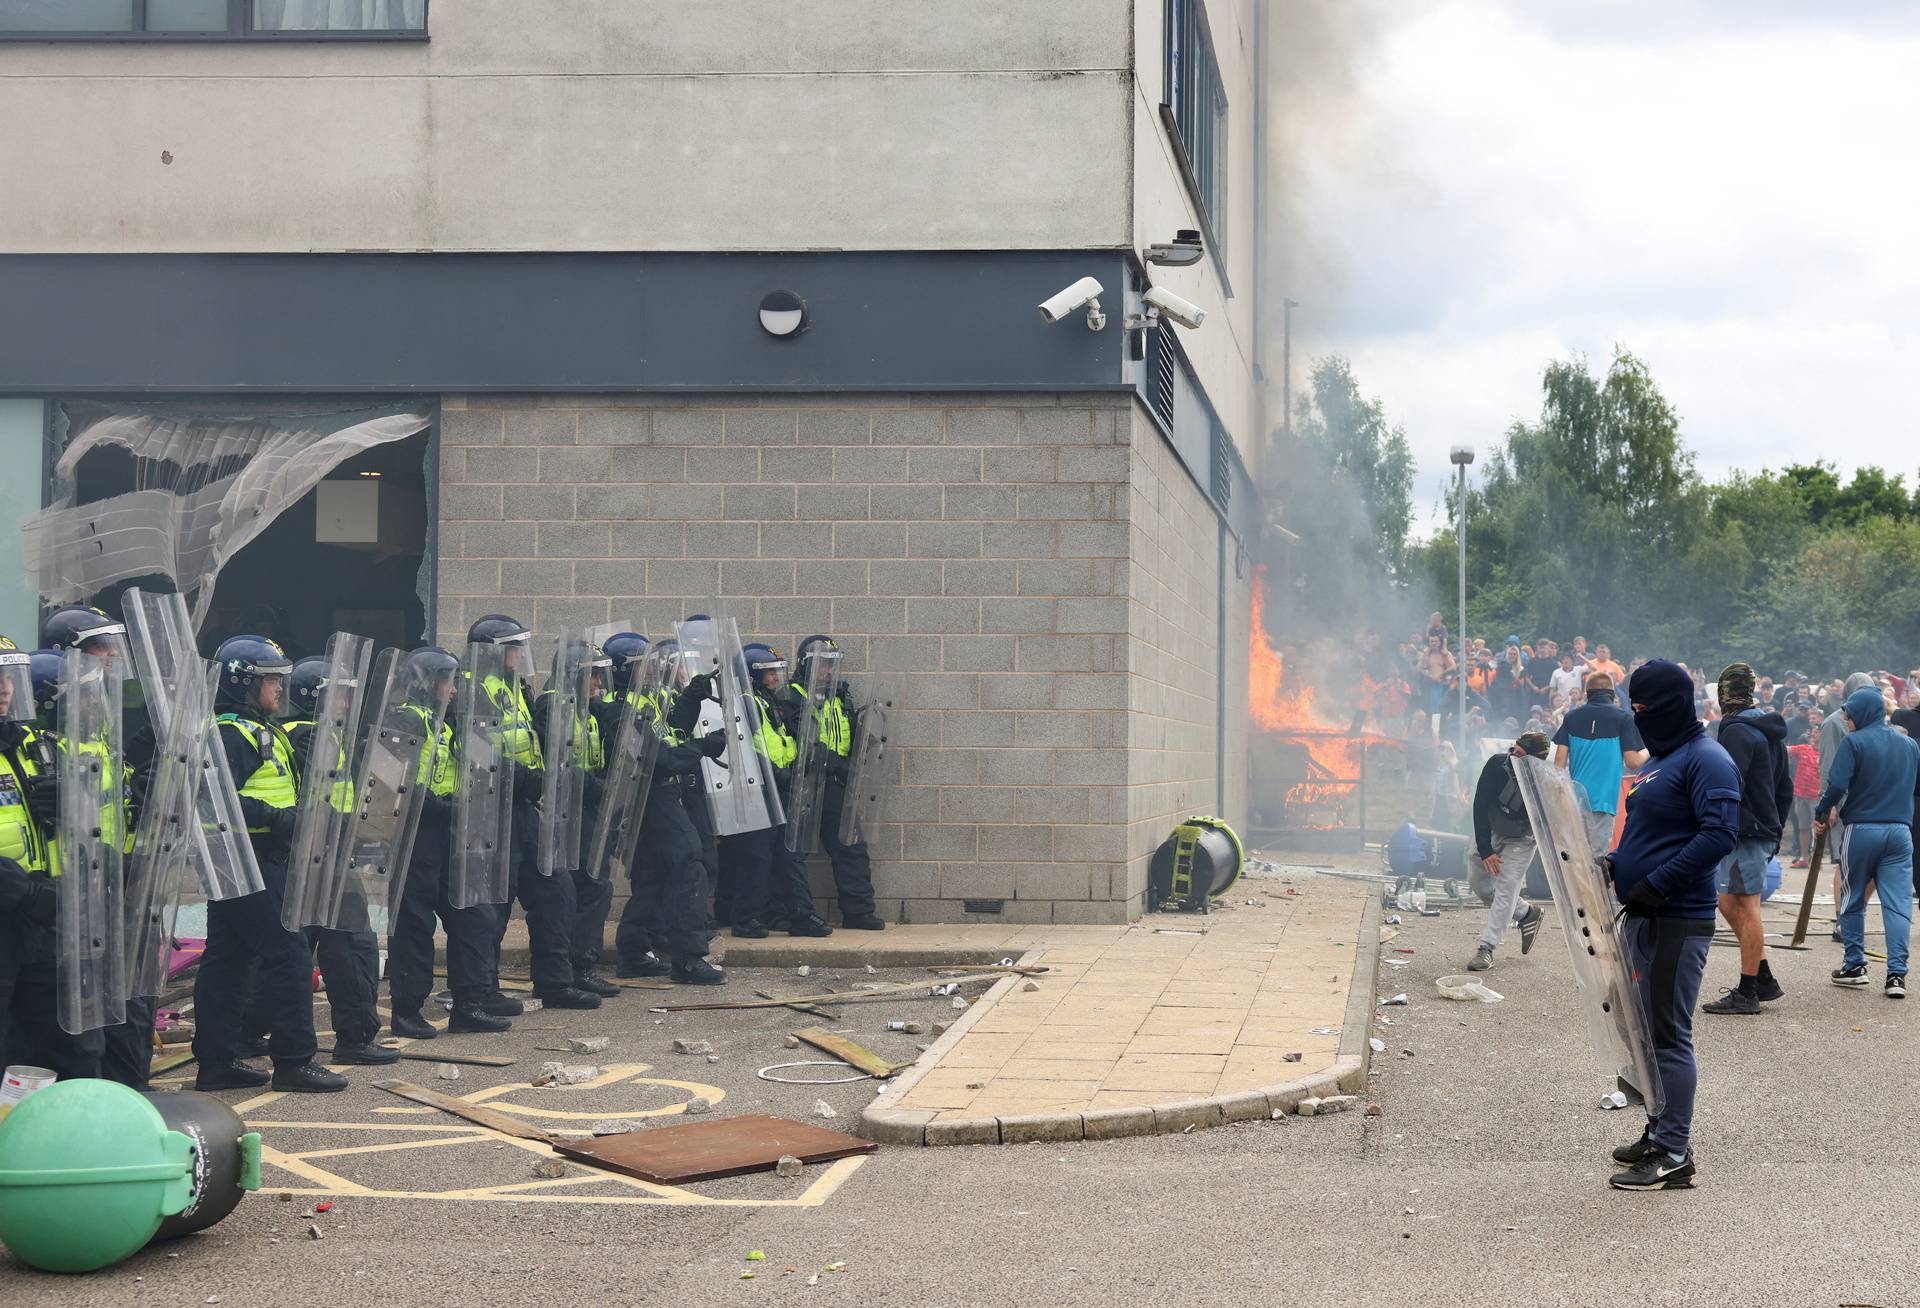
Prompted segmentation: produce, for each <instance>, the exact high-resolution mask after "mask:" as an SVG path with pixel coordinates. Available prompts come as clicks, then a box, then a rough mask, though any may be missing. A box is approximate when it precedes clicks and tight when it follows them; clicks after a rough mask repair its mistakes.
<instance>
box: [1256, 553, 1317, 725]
mask: <svg viewBox="0 0 1920 1308" xmlns="http://www.w3.org/2000/svg"><path fill="white" fill-rule="evenodd" d="M1266 590H1267V588H1266V569H1265V568H1255V569H1254V570H1253V620H1252V622H1251V623H1250V624H1249V630H1248V638H1247V712H1248V713H1249V715H1250V716H1251V717H1252V718H1253V724H1254V725H1255V726H1257V727H1259V728H1260V729H1261V730H1263V731H1300V730H1312V729H1314V728H1316V727H1323V726H1328V725H1331V724H1329V723H1324V722H1322V721H1321V720H1320V715H1319V713H1318V712H1316V711H1315V708H1314V702H1313V687H1312V686H1304V685H1302V686H1289V685H1288V684H1287V677H1286V671H1287V665H1286V659H1285V657H1284V656H1283V655H1282V654H1281V653H1280V652H1279V651H1278V650H1276V649H1274V647H1273V642H1272V641H1270V640H1269V639H1268V638H1267V624H1266Z"/></svg>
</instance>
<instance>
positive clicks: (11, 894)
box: [0, 636, 104, 1081]
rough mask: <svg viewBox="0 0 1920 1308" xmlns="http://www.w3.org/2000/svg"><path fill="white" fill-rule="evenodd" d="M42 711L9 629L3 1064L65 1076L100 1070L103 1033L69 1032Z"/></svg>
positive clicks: (0, 789)
mask: <svg viewBox="0 0 1920 1308" xmlns="http://www.w3.org/2000/svg"><path fill="white" fill-rule="evenodd" d="M33 716H34V697H33V684H32V679H31V673H30V659H29V657H28V656H27V655H26V654H25V653H23V652H21V650H20V649H19V648H18V647H17V646H15V645H14V643H13V642H12V641H11V640H8V639H7V638H6V637H4V636H0V1065H12V1064H16V1063H23V1064H27V1065H30V1066H35V1067H45V1068H48V1069H50V1070H51V1071H53V1072H54V1073H55V1074H57V1075H58V1076H59V1077H60V1079H61V1080H63V1081H65V1080H72V1079H74V1078H77V1077H93V1076H99V1075H100V1054H101V1049H102V1048H103V1045H104V1039H103V1037H102V1035H101V1033H100V1032H99V1031H88V1032H86V1033H84V1034H82V1035H70V1034H68V1033H67V1032H66V1031H63V1030H61V1028H60V1021H59V1009H58V1007H57V1005H58V999H57V995H58V985H59V980H58V965H57V957H56V955H57V945H56V943H55V936H54V914H55V887H54V882H53V878H54V877H55V876H56V875H57V874H58V872H59V868H58V865H57V860H56V857H55V854H54V851H53V848H52V845H53V841H52V834H53V831H54V829H55V826H56V823H57V814H58V812H59V782H58V777H57V774H56V770H55V760H54V756H53V744H52V742H51V741H50V740H49V739H48V738H47V737H45V736H44V735H42V734H41V733H39V732H36V731H35V730H34V729H33V728H32V727H31V726H30V725H28V724H29V723H30V722H31V720H32V718H33Z"/></svg>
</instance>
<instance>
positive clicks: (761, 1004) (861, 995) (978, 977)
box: [653, 969, 1044, 1013]
mask: <svg viewBox="0 0 1920 1308" xmlns="http://www.w3.org/2000/svg"><path fill="white" fill-rule="evenodd" d="M1042 970H1044V969H1042ZM1008 975H1010V974H1009V973H1007V972H979V973H975V974H974V975H972V976H956V977H949V978H947V980H946V981H944V982H943V983H942V984H943V985H959V986H964V985H972V984H973V983H974V982H976V981H1000V980H1004V979H1005V978H1006V977H1007V976H1008ZM915 990H918V991H920V992H921V993H922V994H924V995H927V997H928V998H935V997H936V996H934V995H933V994H931V993H930V992H931V987H929V986H928V985H927V983H926V982H925V981H906V982H902V983H901V984H899V985H890V986H876V987H874V988H873V989H872V990H843V991H839V992H837V993H836V992H834V991H831V990H829V991H828V992H827V993H825V994H823V995H788V996H786V997H785V998H784V999H725V1000H720V1001H718V1002H714V1003H705V1004H660V1005H657V1006H655V1008H654V1010H653V1011H654V1012H656V1013H693V1012H700V1011H704V1010H707V1009H719V1008H791V1007H793V1006H794V1005H795V1004H796V1003H801V1004H828V1003H831V1004H850V1003H853V1002H854V1001H855V1000H863V999H885V998H889V997H893V996H899V995H904V994H910V993H912V992H913V991H915Z"/></svg>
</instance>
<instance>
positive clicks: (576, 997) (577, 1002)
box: [533, 986, 600, 1008]
mask: <svg viewBox="0 0 1920 1308" xmlns="http://www.w3.org/2000/svg"><path fill="white" fill-rule="evenodd" d="M533 997H534V998H535V999H538V1000H539V1001H540V1007H542V1008H598V1007H600V996H599V995H593V994H588V993H587V992H586V991H584V990H579V989H576V988H575V987H573V986H567V987H565V988H564V989H560V990H536V991H534V992H533Z"/></svg>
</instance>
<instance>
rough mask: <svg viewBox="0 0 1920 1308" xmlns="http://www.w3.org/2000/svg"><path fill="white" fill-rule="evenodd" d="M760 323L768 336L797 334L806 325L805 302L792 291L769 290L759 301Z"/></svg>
mask: <svg viewBox="0 0 1920 1308" xmlns="http://www.w3.org/2000/svg"><path fill="white" fill-rule="evenodd" d="M760 325H761V326H762V327H763V328H765V329H766V332H767V335H769V336H797V335H799V334H800V332H801V330H802V329H803V328H805V327H806V325H807V302H806V301H805V300H803V299H801V298H800V297H799V296H797V295H795V294H794V293H793V292H792V291H770V292H768V293H767V296H766V298H765V299H763V300H761V301H760Z"/></svg>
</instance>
